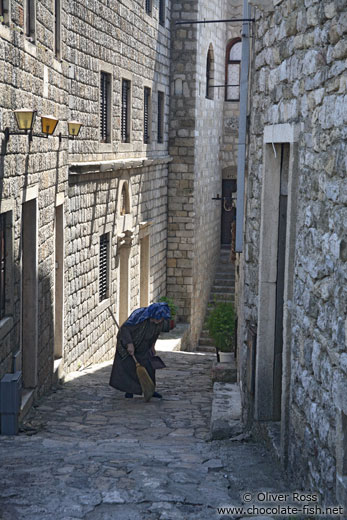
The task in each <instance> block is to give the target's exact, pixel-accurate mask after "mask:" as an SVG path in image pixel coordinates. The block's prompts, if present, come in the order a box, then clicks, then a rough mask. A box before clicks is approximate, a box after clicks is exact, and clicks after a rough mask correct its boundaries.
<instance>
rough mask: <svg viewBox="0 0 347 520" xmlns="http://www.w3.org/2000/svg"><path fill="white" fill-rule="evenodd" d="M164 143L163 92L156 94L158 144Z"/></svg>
mask: <svg viewBox="0 0 347 520" xmlns="http://www.w3.org/2000/svg"><path fill="white" fill-rule="evenodd" d="M162 142H164V92H158V143H162Z"/></svg>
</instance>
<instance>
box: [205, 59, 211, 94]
mask: <svg viewBox="0 0 347 520" xmlns="http://www.w3.org/2000/svg"><path fill="white" fill-rule="evenodd" d="M210 79H211V56H210V52H208V54H207V63H206V97H207V98H208V97H209V96H210Z"/></svg>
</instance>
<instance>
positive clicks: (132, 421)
mask: <svg viewBox="0 0 347 520" xmlns="http://www.w3.org/2000/svg"><path fill="white" fill-rule="evenodd" d="M160 355H161V356H162V358H163V360H164V361H165V363H166V365H167V368H166V369H164V370H160V371H158V372H157V377H158V384H157V388H158V390H159V391H160V392H162V393H163V397H164V398H163V400H157V399H152V400H151V401H150V402H149V403H144V402H143V399H142V398H141V397H134V399H124V395H123V394H122V393H121V392H118V391H116V390H114V389H112V388H111V387H109V386H108V380H109V374H110V369H111V364H110V363H109V362H108V363H103V364H101V365H94V366H92V367H90V368H89V369H86V370H84V371H81V372H75V373H73V374H70V375H69V376H68V377H67V378H66V382H65V384H64V385H61V386H59V387H58V388H57V390H56V391H55V392H53V393H51V394H50V395H48V396H46V397H45V398H43V399H42V400H41V401H40V403H39V404H38V406H37V407H36V408H34V409H33V410H32V411H31V412H30V415H29V416H28V418H27V420H26V422H25V424H24V426H23V429H22V431H21V433H20V435H18V436H17V437H2V439H1V443H2V449H1V452H0V465H1V477H0V518H1V520H21V519H24V518H25V520H50V519H52V520H53V519H54V520H73V519H85V520H111V519H112V520H128V519H129V520H130V519H131V520H140V519H141V520H176V519H177V520H197V519H199V520H211V519H213V518H219V519H221V518H235V519H236V518H241V517H242V515H240V514H238V515H235V516H233V515H223V514H219V513H218V510H217V508H218V507H225V506H238V505H239V506H240V505H242V495H243V493H244V492H252V491H253V492H257V491H261V490H264V489H267V490H269V491H271V492H275V491H277V492H284V491H286V485H285V483H284V482H283V480H282V478H281V475H280V472H279V470H278V468H277V466H276V464H275V463H273V462H271V460H270V456H269V455H268V453H267V452H266V451H265V448H264V447H260V446H259V445H257V444H255V443H254V442H253V441H249V440H248V441H247V440H244V441H232V440H225V441H213V442H210V441H209V425H210V423H209V422H210V414H211V401H212V396H213V392H212V384H211V377H210V375H211V364H212V361H213V359H214V357H213V356H211V355H210V354H202V353H201V354H198V353H193V354H192V353H187V352H161V353H160ZM257 518H268V517H262V516H260V515H259V516H257Z"/></svg>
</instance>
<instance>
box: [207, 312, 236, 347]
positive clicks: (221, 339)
mask: <svg viewBox="0 0 347 520" xmlns="http://www.w3.org/2000/svg"><path fill="white" fill-rule="evenodd" d="M207 327H208V330H209V333H210V336H211V337H212V339H213V340H214V342H215V346H216V348H217V349H218V350H220V351H221V352H231V351H232V350H233V349H234V346H235V345H234V333H235V310H234V306H233V304H232V303H230V302H219V303H216V302H215V305H214V308H213V309H212V310H211V312H210V315H209V317H208V320H207Z"/></svg>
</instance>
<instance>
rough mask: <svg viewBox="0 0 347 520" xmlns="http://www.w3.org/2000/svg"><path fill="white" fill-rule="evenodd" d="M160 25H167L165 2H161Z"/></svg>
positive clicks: (160, 0)
mask: <svg viewBox="0 0 347 520" xmlns="http://www.w3.org/2000/svg"><path fill="white" fill-rule="evenodd" d="M159 23H160V25H165V0H159Z"/></svg>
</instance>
